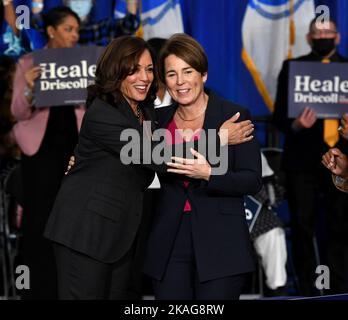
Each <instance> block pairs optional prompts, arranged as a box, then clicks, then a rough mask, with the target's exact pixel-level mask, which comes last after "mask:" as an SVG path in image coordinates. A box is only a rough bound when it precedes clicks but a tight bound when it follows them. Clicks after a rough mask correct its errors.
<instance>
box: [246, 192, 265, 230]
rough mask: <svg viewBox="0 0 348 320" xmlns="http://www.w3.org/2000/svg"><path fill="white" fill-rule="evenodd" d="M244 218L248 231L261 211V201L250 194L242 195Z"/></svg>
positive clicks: (251, 228)
mask: <svg viewBox="0 0 348 320" xmlns="http://www.w3.org/2000/svg"><path fill="white" fill-rule="evenodd" d="M244 207H245V218H246V221H247V223H248V226H249V231H250V232H251V231H252V230H253V227H254V224H255V222H256V219H257V217H258V215H259V213H260V211H261V208H262V203H261V202H259V201H257V200H256V199H255V198H254V197H252V196H246V197H244Z"/></svg>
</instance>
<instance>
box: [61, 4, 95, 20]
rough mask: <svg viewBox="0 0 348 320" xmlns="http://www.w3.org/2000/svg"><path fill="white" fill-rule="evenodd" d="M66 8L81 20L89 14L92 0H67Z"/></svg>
mask: <svg viewBox="0 0 348 320" xmlns="http://www.w3.org/2000/svg"><path fill="white" fill-rule="evenodd" d="M67 6H68V7H69V8H70V9H71V10H72V11H74V12H75V13H76V14H77V15H78V16H79V18H80V19H81V20H83V19H84V18H86V17H87V16H88V14H89V13H90V11H91V9H92V7H93V0H68V1H67Z"/></svg>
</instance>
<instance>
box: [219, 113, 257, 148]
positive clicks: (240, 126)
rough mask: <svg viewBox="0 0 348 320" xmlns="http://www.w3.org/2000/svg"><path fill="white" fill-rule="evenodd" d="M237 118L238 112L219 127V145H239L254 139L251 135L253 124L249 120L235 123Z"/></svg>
mask: <svg viewBox="0 0 348 320" xmlns="http://www.w3.org/2000/svg"><path fill="white" fill-rule="evenodd" d="M239 117H240V112H237V113H236V114H235V115H234V116H232V117H231V118H230V119H228V120H226V121H225V122H224V123H223V124H222V125H221V127H220V129H219V136H220V141H221V145H226V144H229V145H236V144H241V143H244V142H248V141H250V140H252V139H253V138H254V136H252V135H251V134H252V133H253V131H254V125H253V123H252V122H251V121H250V120H244V121H241V122H236V121H237V120H238V119H239Z"/></svg>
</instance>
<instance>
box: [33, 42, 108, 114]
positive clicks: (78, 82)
mask: <svg viewBox="0 0 348 320" xmlns="http://www.w3.org/2000/svg"><path fill="white" fill-rule="evenodd" d="M103 50H104V48H103V47H98V46H88V47H75V48H59V49H42V50H36V51H34V52H33V56H34V65H35V66H37V65H38V66H40V67H41V76H40V78H39V79H38V80H37V81H36V82H35V106H36V107H45V106H61V105H76V104H83V103H85V100H86V96H87V90H86V88H87V87H88V86H89V85H90V84H93V83H94V77H95V70H96V63H97V60H98V57H99V56H100V54H101V53H102V51H103Z"/></svg>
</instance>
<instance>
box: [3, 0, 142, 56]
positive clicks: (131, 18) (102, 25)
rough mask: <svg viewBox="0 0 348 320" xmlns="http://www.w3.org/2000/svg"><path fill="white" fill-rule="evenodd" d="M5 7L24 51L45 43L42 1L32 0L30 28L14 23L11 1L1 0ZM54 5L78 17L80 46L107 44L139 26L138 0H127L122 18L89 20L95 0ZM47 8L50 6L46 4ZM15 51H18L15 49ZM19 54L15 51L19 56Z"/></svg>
mask: <svg viewBox="0 0 348 320" xmlns="http://www.w3.org/2000/svg"><path fill="white" fill-rule="evenodd" d="M3 1H4V4H5V3H6V6H5V11H4V17H5V19H6V21H7V23H8V24H9V26H10V27H11V28H12V30H13V32H14V34H15V35H16V38H15V39H17V40H16V41H17V42H16V45H17V46H18V45H20V46H21V47H23V49H22V51H21V54H22V53H23V52H29V51H32V50H35V49H40V48H42V47H43V46H44V45H45V44H46V40H47V39H46V37H45V26H44V21H43V15H44V13H45V12H47V11H48V10H45V6H46V4H45V1H44V0H33V1H32V6H31V12H32V14H31V21H30V24H31V28H30V29H28V30H23V32H22V31H21V30H19V29H18V28H17V26H16V18H17V16H16V14H15V10H14V7H13V2H12V0H3ZM56 2H57V6H63V5H64V6H66V7H69V8H70V9H71V10H72V11H74V12H75V13H76V14H77V15H78V16H79V18H80V21H81V24H80V29H79V32H80V36H79V43H80V44H83V45H87V44H95V45H100V46H106V45H107V44H108V43H109V42H110V41H111V40H112V39H114V38H116V37H118V36H121V35H129V34H134V33H135V31H136V30H137V29H138V28H139V26H140V20H139V16H138V15H137V12H138V6H139V5H138V0H127V13H126V15H125V17H123V18H122V19H116V18H114V17H112V16H109V17H106V18H103V19H100V20H96V21H91V13H92V12H93V7H94V6H95V5H96V3H95V1H94V0H61V1H56ZM49 7H50V8H54V6H53V7H52V5H50V6H49ZM17 51H18V50H17ZM19 54H20V53H18V55H19Z"/></svg>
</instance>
